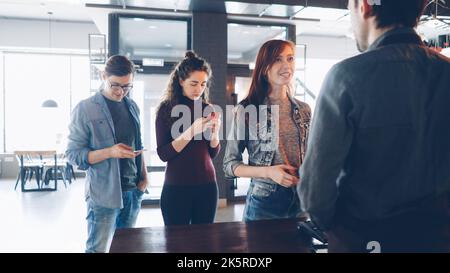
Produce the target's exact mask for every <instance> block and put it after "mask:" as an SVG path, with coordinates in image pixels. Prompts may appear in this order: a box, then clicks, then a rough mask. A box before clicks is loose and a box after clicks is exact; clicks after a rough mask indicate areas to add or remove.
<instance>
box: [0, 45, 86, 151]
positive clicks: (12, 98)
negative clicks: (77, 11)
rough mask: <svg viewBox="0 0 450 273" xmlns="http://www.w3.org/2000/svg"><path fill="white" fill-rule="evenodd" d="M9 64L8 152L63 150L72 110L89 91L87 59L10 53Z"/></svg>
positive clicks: (6, 79)
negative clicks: (54, 104) (49, 102)
mask: <svg viewBox="0 0 450 273" xmlns="http://www.w3.org/2000/svg"><path fill="white" fill-rule="evenodd" d="M4 68H5V71H4V75H5V76H4V86H5V88H4V92H5V101H4V103H3V105H4V107H5V125H4V126H5V132H6V135H5V140H4V141H5V144H6V145H5V146H6V152H13V151H14V150H24V149H33V150H36V149H58V150H64V148H65V144H66V139H67V131H68V130H67V129H68V124H69V121H70V112H71V110H72V109H73V107H74V106H75V105H76V104H77V103H78V102H79V101H80V100H82V99H84V98H87V97H88V96H89V60H88V58H87V57H85V56H70V55H52V54H25V53H5V54H4ZM48 100H52V101H54V102H56V104H57V107H51V108H48V107H42V106H43V103H44V101H48Z"/></svg>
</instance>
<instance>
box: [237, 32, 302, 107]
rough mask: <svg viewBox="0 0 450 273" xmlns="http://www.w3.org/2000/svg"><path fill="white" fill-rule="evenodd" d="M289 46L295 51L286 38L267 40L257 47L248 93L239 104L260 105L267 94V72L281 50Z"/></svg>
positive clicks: (292, 44)
mask: <svg viewBox="0 0 450 273" xmlns="http://www.w3.org/2000/svg"><path fill="white" fill-rule="evenodd" d="M287 46H289V47H290V48H292V51H295V44H294V43H293V42H291V41H286V40H269V41H267V42H265V43H264V44H263V45H262V46H261V48H260V49H259V52H258V55H257V57H256V64H255V69H254V70H253V74H252V83H251V85H250V89H249V91H248V95H247V97H246V98H245V99H243V100H242V102H241V104H243V105H245V106H247V105H255V106H258V105H261V104H262V103H263V101H264V99H265V98H266V97H267V96H268V94H269V87H270V84H269V81H268V78H267V73H268V71H269V70H270V68H271V67H272V65H273V64H274V63H275V61H276V58H277V57H278V56H279V55H280V54H281V53H282V52H283V50H284V49H285V47H287Z"/></svg>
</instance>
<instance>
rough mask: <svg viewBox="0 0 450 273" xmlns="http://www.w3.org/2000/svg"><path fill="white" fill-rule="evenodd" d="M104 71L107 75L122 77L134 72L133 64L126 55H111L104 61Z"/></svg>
mask: <svg viewBox="0 0 450 273" xmlns="http://www.w3.org/2000/svg"><path fill="white" fill-rule="evenodd" d="M105 72H106V74H107V75H108V76H117V77H123V76H127V75H129V74H134V72H135V69H134V64H133V62H132V61H130V60H129V59H128V58H127V57H125V56H122V55H113V56H111V57H110V58H109V59H108V60H107V61H106V66H105Z"/></svg>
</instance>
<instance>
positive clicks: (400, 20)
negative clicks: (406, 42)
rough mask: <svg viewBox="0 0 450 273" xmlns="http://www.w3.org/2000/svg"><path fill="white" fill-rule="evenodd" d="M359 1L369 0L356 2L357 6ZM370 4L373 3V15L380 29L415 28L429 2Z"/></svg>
mask: <svg viewBox="0 0 450 273" xmlns="http://www.w3.org/2000/svg"><path fill="white" fill-rule="evenodd" d="M359 1H368V0H355V5H356V4H358V3H359ZM377 2H378V3H377ZM368 3H369V4H370V3H373V6H372V8H373V9H372V15H373V16H375V18H376V22H377V27H378V28H385V27H390V26H403V27H411V28H414V27H416V26H417V24H418V23H419V19H420V16H421V15H422V14H423V11H424V9H425V6H426V3H427V0H378V1H374V0H372V1H369V2H368Z"/></svg>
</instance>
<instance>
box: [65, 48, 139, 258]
mask: <svg viewBox="0 0 450 273" xmlns="http://www.w3.org/2000/svg"><path fill="white" fill-rule="evenodd" d="M134 71H135V70H134V65H133V63H132V62H131V61H130V60H128V58H126V57H124V56H120V55H115V56H112V57H110V58H109V59H108V61H107V62H106V66H105V71H104V72H103V74H102V77H103V81H104V86H103V87H102V88H101V89H100V91H99V92H97V93H96V94H95V95H93V96H92V97H90V98H88V99H86V100H83V101H81V102H80V103H79V104H78V105H77V106H76V107H75V109H74V110H73V112H72V117H71V123H70V125H69V130H70V134H69V142H68V146H67V150H66V156H67V158H68V160H69V161H70V163H72V164H74V165H77V166H78V168H79V169H81V170H87V177H86V202H87V207H88V212H87V217H86V219H87V221H88V239H87V242H86V252H108V251H109V248H110V246H111V241H112V237H113V235H114V231H115V229H116V228H127V227H133V226H134V225H135V222H136V219H137V216H138V214H139V211H140V208H141V201H142V196H143V194H144V192H145V191H146V188H147V184H148V181H147V171H146V169H145V163H144V157H143V155H142V142H141V130H140V122H139V109H138V107H137V105H136V103H135V102H134V101H133V100H132V99H130V98H128V97H127V94H128V93H129V92H130V90H131V89H132V88H133V78H134Z"/></svg>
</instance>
